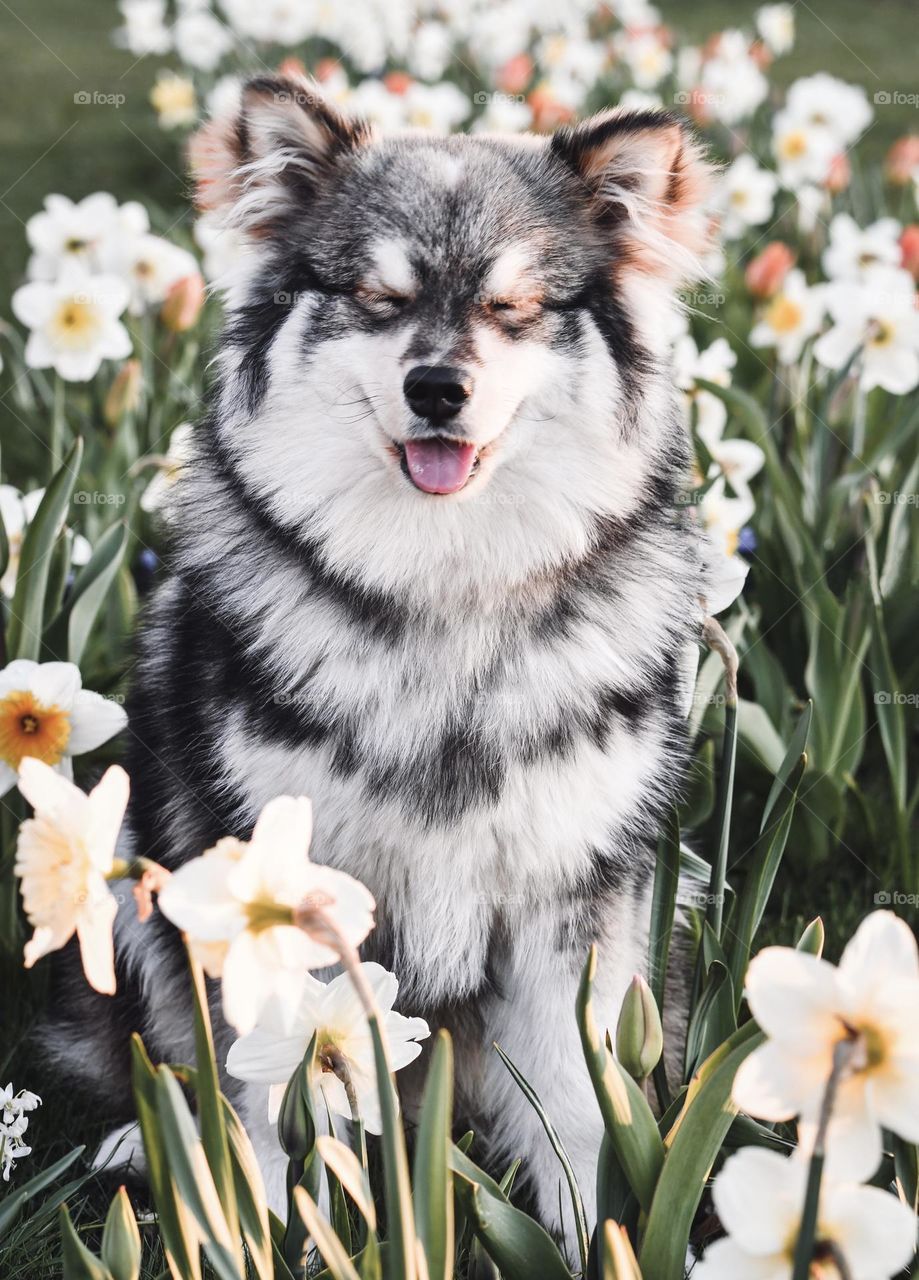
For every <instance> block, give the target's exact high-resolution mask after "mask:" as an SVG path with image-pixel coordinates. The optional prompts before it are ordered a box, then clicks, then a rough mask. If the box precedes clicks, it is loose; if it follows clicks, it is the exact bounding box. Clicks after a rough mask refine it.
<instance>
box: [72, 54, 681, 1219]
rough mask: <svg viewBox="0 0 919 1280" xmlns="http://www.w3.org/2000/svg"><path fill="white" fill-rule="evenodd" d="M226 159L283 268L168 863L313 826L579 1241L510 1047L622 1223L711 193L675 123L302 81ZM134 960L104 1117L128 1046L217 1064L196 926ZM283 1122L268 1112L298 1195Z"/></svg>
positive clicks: (133, 727) (165, 598)
mask: <svg viewBox="0 0 919 1280" xmlns="http://www.w3.org/2000/svg"><path fill="white" fill-rule="evenodd" d="M194 160H195V166H196V171H197V177H198V181H199V189H200V193H201V198H202V202H203V203H204V204H205V205H209V206H211V207H216V208H220V209H222V210H223V211H224V212H225V214H226V216H227V219H228V221H229V222H231V223H233V224H235V226H236V227H242V228H243V230H244V231H245V233H246V235H247V236H248V238H249V242H250V245H251V250H250V252H249V254H248V256H247V258H246V260H245V262H244V264H243V266H242V267H241V268H240V270H239V272H238V274H237V275H236V277H235V278H234V280H233V281H232V282H231V285H230V288H229V292H228V306H227V309H228V314H227V322H226V329H225V333H224V335H223V339H222V342H221V345H220V349H219V354H218V356H217V360H216V368H217V383H216V388H215V392H214V396H213V403H212V405H211V407H210V413H209V416H208V418H207V420H206V422H204V423H203V424H202V425H201V426H200V428H199V430H198V431H197V437H198V451H197V457H196V459H195V461H194V463H193V464H191V465H190V466H189V467H188V468H187V469H186V474H185V478H184V479H183V481H182V483H181V485H180V493H179V498H178V500H177V506H176V511H175V513H174V527H175V530H176V534H175V545H174V548H173V553H172V559H171V576H170V578H169V580H168V581H167V582H166V583H165V584H164V585H163V586H162V587H161V588H160V590H159V592H158V594H157V595H156V597H155V600H154V602H153V603H152V606H151V607H150V608H149V611H148V616H147V618H146V622H145V625H144V627H143V630H142V634H141V638H140V654H139V664H138V670H137V676H136V683H135V692H134V696H133V701H132V706H131V720H130V729H129V736H130V743H131V745H130V771H131V775H132V783H133V800H132V831H133V840H134V842H135V847H136V849H137V851H138V852H141V853H144V854H146V855H148V856H150V857H153V858H157V859H161V860H162V861H163V862H165V863H166V864H167V865H173V866H174V865H176V864H177V863H179V862H181V861H182V860H183V859H186V858H188V857H190V856H193V855H195V854H198V853H200V852H201V851H202V850H203V849H204V848H205V847H207V846H208V845H210V844H213V843H214V842H215V841H216V839H217V838H219V837H220V836H223V835H225V834H228V833H233V834H236V835H239V836H242V837H245V836H246V835H247V834H248V833H249V831H250V830H251V828H252V825H253V822H254V820H255V818H256V816H257V815H258V813H259V810H260V809H261V808H262V806H263V805H264V804H265V803H266V802H267V801H268V800H269V799H271V798H272V797H273V796H276V795H278V794H291V795H308V796H310V797H311V798H312V800H313V805H314V815H315V833H314V837H313V844H312V856H313V857H314V858H315V859H316V860H318V861H322V862H327V863H329V864H332V865H334V866H336V867H339V868H342V869H344V870H347V871H348V872H350V873H351V874H352V875H354V876H356V877H358V878H359V879H360V880H362V881H364V883H365V884H366V885H367V886H368V887H369V888H370V889H371V891H372V892H373V894H374V895H375V897H376V899H377V902H378V921H379V923H378V927H377V929H376V931H375V932H374V933H373V934H372V935H371V938H370V939H369V940H368V944H367V946H366V947H365V954H366V955H367V956H369V957H373V958H376V959H379V960H381V961H382V962H383V963H384V964H386V965H387V966H388V967H390V968H392V969H393V970H394V971H395V973H396V974H397V975H398V978H399V982H400V996H399V1007H400V1008H401V1009H402V1010H403V1011H404V1012H406V1013H411V1014H422V1015H424V1016H427V1017H428V1018H429V1020H430V1021H431V1022H432V1024H434V1025H437V1026H447V1027H449V1028H451V1029H452V1030H453V1032H454V1034H455V1036H456V1040H457V1071H458V1079H457V1092H458V1097H457V1112H458V1115H461V1116H462V1117H463V1119H464V1120H468V1122H469V1123H470V1124H471V1125H472V1126H473V1127H474V1128H476V1130H477V1131H478V1132H479V1133H480V1134H481V1135H482V1137H483V1138H484V1140H485V1142H486V1143H487V1149H488V1154H489V1158H490V1159H491V1160H492V1161H493V1162H494V1164H495V1165H496V1166H500V1165H501V1162H502V1161H503V1160H506V1159H508V1158H509V1157H511V1156H513V1155H520V1156H522V1157H523V1159H524V1165H523V1170H524V1173H525V1174H526V1176H527V1178H528V1179H529V1183H530V1187H531V1191H532V1194H533V1197H534V1199H535V1203H536V1205H537V1208H538V1211H539V1213H540V1214H541V1216H542V1217H543V1219H544V1220H545V1221H546V1222H547V1223H548V1224H550V1225H552V1226H558V1225H559V1223H558V1214H559V1203H560V1197H559V1179H560V1170H559V1168H558V1165H557V1163H556V1160H555V1157H554V1155H553V1153H552V1151H551V1149H550V1147H549V1144H548V1141H547V1139H546V1137H545V1135H544V1133H543V1131H542V1128H541V1126H540V1123H539V1120H538V1119H537V1117H536V1115H535V1114H534V1112H533V1111H532V1110H531V1108H530V1107H529V1105H528V1104H527V1102H526V1101H525V1099H524V1097H523V1096H522V1094H520V1092H519V1091H518V1090H517V1088H516V1086H515V1085H514V1084H513V1082H512V1080H511V1079H510V1077H509V1076H508V1074H507V1072H506V1070H505V1068H504V1067H503V1066H502V1065H501V1063H500V1061H499V1060H498V1058H497V1056H496V1055H495V1054H494V1052H493V1051H492V1049H491V1044H492V1042H493V1041H494V1040H497V1041H499V1042H500V1044H501V1045H502V1047H503V1048H504V1049H505V1050H506V1051H507V1053H508V1054H509V1055H510V1056H511V1058H512V1059H513V1060H514V1061H515V1062H516V1063H517V1065H518V1066H519V1067H520V1069H521V1070H522V1071H523V1073H524V1074H525V1075H526V1076H527V1077H528V1079H529V1080H530V1081H531V1082H532V1084H533V1086H534V1087H535V1089H536V1090H537V1091H538V1093H539V1094H540V1095H541V1097H542V1100H543V1102H544V1103H545V1105H546V1107H547V1109H548V1111H549V1113H550V1115H551V1116H552V1117H553V1119H554V1121H555V1123H556V1125H557V1127H558V1129H559V1131H560V1133H561V1135H562V1138H563V1140H564V1142H565V1143H566V1145H567V1147H568V1150H569V1152H570V1154H571V1156H572V1159H573V1162H574V1165H575V1168H576V1171H577V1173H578V1175H579V1178H580V1182H581V1187H582V1190H583V1192H584V1194H585V1198H586V1200H587V1201H588V1205H589V1204H590V1201H591V1199H592V1196H593V1186H594V1169H595V1162H596V1156H597V1151H598V1148H599V1143H600V1136H601V1131H602V1130H601V1122H600V1117H599V1113H598V1110H597V1107H596V1104H595V1102H594V1100H593V1097H592V1094H591V1089H590V1085H589V1082H588V1079H587V1074H586V1071H585V1068H584V1065H583V1061H582V1056H581V1052H580V1048H579V1044H578V1035H577V1029H576V1025H575V1016H574V999H575V992H576V989H577V983H578V978H579V975H580V972H581V969H582V967H583V964H584V961H585V957H586V954H587V951H588V948H589V946H590V945H591V944H592V943H596V944H597V945H598V947H599V951H600V964H599V973H598V980H597V1000H598V1018H599V1020H600V1021H601V1022H603V1023H605V1024H606V1025H612V1026H614V1025H615V1021H616V1017H617V1014H618V1009H619V1004H620V1001H621V998H622V995H623V993H624V990H625V988H626V985H627V984H628V982H629V980H630V978H631V976H632V974H633V973H634V972H636V971H641V970H642V969H643V968H644V965H645V956H646V949H647V924H648V911H649V898H650V890H651V879H652V869H653V850H654V844H655V840H656V833H657V828H658V824H659V820H660V817H661V814H662V812H663V811H664V809H665V808H666V806H667V805H668V804H669V803H670V802H671V800H672V799H673V797H674V794H675V790H676V788H677V786H678V781H679V778H680V773H681V766H682V761H683V754H684V734H683V715H684V709H685V705H684V704H685V696H686V684H687V676H686V674H685V672H686V664H685V661H684V659H685V657H686V654H687V653H688V652H691V651H692V650H693V647H694V645H695V639H696V634H697V630H698V624H699V621H700V618H701V614H700V610H699V604H698V598H699V595H700V592H701V590H702V579H701V574H702V566H701V564H700V556H699V548H698V545H697V537H696V534H695V531H694V528H693V526H692V524H691V522H690V520H689V518H688V515H687V513H686V511H685V509H684V508H683V507H682V506H681V504H680V501H679V493H680V491H681V490H682V489H683V488H684V487H685V483H686V470H687V465H688V444H687V439H686V432H685V425H684V420H683V416H682V413H681V410H680V408H679V405H678V403H677V400H676V395H675V392H674V390H673V387H672V381H671V374H670V369H669V354H668V350H669V335H670V333H671V331H672V329H671V323H670V321H671V314H672V308H673V294H674V291H675V289H676V288H677V287H678V286H679V285H680V284H681V283H682V282H683V281H684V280H685V279H687V278H689V277H690V276H691V275H692V274H693V272H694V270H695V264H696V258H697V254H698V253H699V252H700V251H701V250H702V248H703V239H704V230H705V222H704V215H703V213H702V199H703V195H704V188H705V183H706V167H705V165H704V163H703V162H702V160H701V159H700V157H699V155H698V154H697V152H696V150H695V147H694V144H693V142H692V140H691V139H690V138H689V137H688V136H687V135H686V133H685V132H684V130H683V128H682V126H681V125H680V124H679V123H677V122H676V121H675V120H674V119H672V118H670V117H669V116H666V115H658V114H656V113H642V114H634V113H633V114H616V113H609V114H606V115H604V116H600V117H597V118H595V119H593V120H590V121H587V122H585V123H584V124H582V125H580V126H578V127H576V128H574V129H565V130H562V131H560V132H559V133H557V134H556V135H555V136H554V137H553V138H551V139H544V138H539V139H537V138H532V137H525V138H503V137H491V136H484V135H478V136H471V137H450V138H436V137H429V136H423V135H413V136H403V137H395V138H387V139H377V138H376V137H375V136H374V135H373V133H372V131H371V130H370V129H369V128H367V127H366V126H364V125H362V124H359V123H353V122H349V121H345V120H344V119H342V118H341V117H339V116H338V115H337V114H336V112H335V111H334V110H333V109H332V108H331V107H330V106H328V105H327V104H326V103H325V102H324V101H323V100H322V99H321V97H319V96H318V93H317V91H316V90H315V88H314V87H313V86H310V85H307V84H306V83H300V82H296V81H285V80H280V79H278V80H275V79H264V80H257V81H254V82H252V83H250V84H249V85H248V86H247V88H246V90H245V91H244V94H243V96H242V101H241V105H240V109H239V112H238V115H237V116H236V117H235V118H233V119H232V120H223V121H216V122H214V123H212V124H211V125H210V126H208V127H207V129H206V130H205V132H204V133H203V134H202V135H201V136H200V137H199V139H198V140H197V143H196V146H195V152H194ZM419 367H421V368H432V367H433V368H437V369H440V368H448V369H451V370H459V371H460V374H459V381H460V383H461V385H462V407H461V409H460V411H459V412H458V413H456V412H454V411H453V410H451V416H450V417H449V419H448V420H447V421H444V422H441V421H435V420H434V418H433V417H432V418H430V419H427V420H425V419H422V418H420V417H419V416H418V414H417V413H416V412H415V411H414V409H413V404H412V402H411V400H410V399H407V394H408V393H407V384H406V377H407V374H408V373H409V371H411V370H415V369H417V368H419ZM454 408H455V407H454ZM432 438H433V439H434V440H435V441H436V442H437V443H436V448H438V449H440V448H441V447H446V448H447V449H450V448H454V447H455V448H456V449H458V450H460V451H462V458H463V459H464V461H462V464H461V465H459V464H457V465H459V470H458V471H457V466H456V465H454V462H455V460H454V461H451V459H450V458H447V457H445V458H444V466H445V467H446V468H447V472H446V473H445V474H447V473H449V480H448V489H447V491H444V490H443V487H442V488H441V490H440V491H437V492H430V491H429V490H426V489H425V488H424V485H423V483H422V485H421V486H419V483H418V480H419V478H420V479H421V481H422V482H423V481H424V475H423V467H422V468H420V469H419V466H418V464H417V459H418V457H419V456H420V457H421V459H422V462H424V461H425V459H426V458H428V457H429V454H426V453H424V449H430V448H434V447H435V446H432V445H430V441H431V439H432ZM419 441H421V442H427V443H422V446H421V453H420V454H419V449H418V448H417V447H416V446H417V444H418V442H419ZM470 446H471V449H470ZM470 459H471V464H470ZM451 468H452V470H451ZM467 471H468V475H467V477H466V479H465V480H464V481H463V483H462V484H461V485H460V486H459V487H458V488H454V489H452V490H451V489H449V485H450V484H455V483H456V481H457V479H459V480H463V476H464V474H466V472H467ZM416 473H417V474H416ZM437 474H438V475H439V474H440V472H437ZM118 945H119V960H118V969H119V979H120V983H121V989H122V992H121V995H120V997H118V998H116V1000H114V1001H103V1000H102V999H101V998H100V999H99V1000H98V1001H96V1002H94V1004H93V1013H92V1018H93V1026H92V1028H91V1030H93V1031H94V1032H95V1035H94V1038H93V1039H90V1037H89V1036H88V1034H87V1021H86V1015H85V1013H83V1012H82V1011H80V1010H78V1009H77V1008H76V1006H74V1005H70V1006H69V1008H68V1009H65V1010H64V1011H63V1017H62V1020H61V1022H60V1023H59V1025H58V1027H57V1029H56V1031H55V1039H54V1044H55V1046H56V1053H57V1056H58V1057H59V1058H61V1059H63V1060H64V1061H65V1062H66V1063H67V1064H69V1066H70V1067H71V1069H76V1070H79V1071H80V1073H81V1074H82V1075H83V1076H84V1077H85V1078H87V1079H89V1080H90V1081H92V1080H95V1081H96V1082H97V1083H98V1084H100V1085H101V1086H102V1091H104V1092H106V1093H109V1094H110V1093H111V1089H112V1081H113V1078H115V1077H117V1076H118V1074H119V1072H120V1071H121V1068H118V1070H117V1071H116V1070H115V1068H114V1067H113V1066H112V1065H111V1064H112V1060H113V1056H117V1055H119V1054H122V1053H123V1052H124V1044H125V1036H124V1032H125V1030H126V1029H127V1028H129V1027H131V1026H137V1027H138V1028H139V1029H140V1030H141V1031H142V1033H143V1034H144V1036H145V1038H146V1040H147V1042H148V1044H149V1048H150V1051H151V1053H152V1054H154V1055H159V1056H161V1057H164V1058H166V1059H172V1060H175V1059H177V1058H182V1057H183V1056H185V1055H186V1054H187V1052H188V1038H189V1027H188V1018H187V1009H186V1007H185V1004H184V998H183V996H182V994H181V989H180V984H181V981H182V977H181V975H182V960H181V954H180V951H179V950H178V948H177V945H176V938H175V936H174V935H173V933H172V931H171V930H170V929H169V928H168V927H167V926H166V925H165V923H164V922H162V921H161V922H159V923H156V922H153V923H150V924H148V925H145V926H138V925H137V924H136V922H135V921H133V920H132V919H131V913H130V912H125V913H124V915H123V918H121V919H120V921H119V927H118ZM68 1018H69V1021H68ZM264 1092H265V1091H264V1090H259V1089H256V1088H255V1087H254V1086H252V1087H247V1088H246V1089H245V1090H244V1091H243V1096H242V1099H241V1105H242V1107H243V1112H244V1117H245V1118H246V1120H247V1123H248V1125H249V1127H250V1131H251V1132H252V1134H253V1138H254V1140H255V1142H256V1145H257V1148H258V1149H259V1151H260V1154H261V1157H262V1159H263V1161H264V1163H265V1167H266V1170H267V1177H268V1182H269V1189H270V1191H271V1192H272V1194H273V1195H274V1196H275V1198H276V1199H278V1198H280V1196H281V1188H282V1183H283V1178H282V1172H283V1171H282V1167H281V1163H280V1157H279V1152H277V1153H276V1154H273V1153H274V1152H276V1138H274V1137H273V1135H272V1134H271V1133H270V1132H269V1131H268V1127H267V1124H266V1121H265V1118H264V1117H265V1098H264ZM477 1150H479V1152H480V1153H481V1152H482V1148H481V1147H479V1148H477Z"/></svg>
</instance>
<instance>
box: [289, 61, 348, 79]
mask: <svg viewBox="0 0 919 1280" xmlns="http://www.w3.org/2000/svg"><path fill="white" fill-rule="evenodd" d="M327 64H331V67H332V70H333V71H334V69H335V68H336V67H337V66H338V65H339V63H338V62H337V61H336V59H335V58H322V59H321V60H320V61H319V62H318V63H317V65H316V72H315V75H316V79H317V80H319V81H322V80H327V79H328V78H329V68H328V65H327ZM278 75H279V76H286V78H287V79H288V80H306V79H307V77H308V75H309V73H308V71H307V69H306V63H305V62H304V61H303V59H302V58H294V57H292V56H291V57H289V58H282V59H281V61H280V62H279V63H278Z"/></svg>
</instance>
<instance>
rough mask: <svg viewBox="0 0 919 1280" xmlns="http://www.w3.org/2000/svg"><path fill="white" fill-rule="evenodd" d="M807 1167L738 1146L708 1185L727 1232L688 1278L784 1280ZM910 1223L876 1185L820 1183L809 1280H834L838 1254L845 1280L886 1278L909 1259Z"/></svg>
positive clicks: (791, 1261)
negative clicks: (846, 1270)
mask: <svg viewBox="0 0 919 1280" xmlns="http://www.w3.org/2000/svg"><path fill="white" fill-rule="evenodd" d="M807 1169H808V1165H807V1161H806V1160H802V1159H801V1158H800V1157H795V1158H792V1159H787V1158H786V1157H785V1156H781V1155H779V1154H778V1152H775V1151H764V1150H763V1149H762V1148H760V1147H744V1149H743V1150H742V1151H739V1152H738V1153H737V1154H736V1155H734V1156H732V1157H731V1158H730V1159H729V1160H728V1161H727V1162H726V1164H725V1166H724V1168H723V1170H722V1171H721V1173H720V1174H719V1176H718V1178H717V1179H716V1181H715V1187H714V1192H713V1196H714V1200H715V1208H716V1209H717V1211H718V1217H719V1218H720V1219H721V1224H722V1226H723V1227H724V1228H725V1229H726V1231H727V1233H728V1234H727V1237H726V1238H725V1239H724V1240H718V1241H716V1243H715V1244H712V1245H709V1246H708V1248H707V1249H706V1251H705V1256H704V1257H703V1259H702V1261H701V1262H700V1263H699V1264H698V1265H697V1266H696V1267H695V1268H694V1270H693V1280H791V1276H792V1271H793V1265H794V1253H795V1246H796V1245H797V1242H798V1232H799V1230H800V1225H801V1213H802V1209H803V1206H804V1192H805V1184H806V1181H807ZM915 1240H916V1220H915V1218H914V1217H913V1214H912V1213H911V1212H910V1210H909V1209H907V1207H906V1206H905V1205H903V1204H901V1203H900V1201H899V1200H897V1199H896V1197H895V1196H892V1195H890V1194H889V1193H888V1192H886V1191H882V1190H880V1188H878V1187H860V1186H856V1185H855V1184H853V1183H836V1182H833V1181H832V1180H830V1179H827V1178H825V1179H824V1183H823V1186H822V1187H821V1195H820V1208H819V1211H818V1215H817V1232H816V1239H815V1248H814V1264H815V1265H814V1266H813V1267H812V1269H811V1273H810V1274H811V1277H812V1280H829V1277H831V1276H833V1277H835V1276H838V1275H839V1274H840V1272H839V1270H838V1268H836V1267H835V1266H834V1265H833V1253H834V1251H838V1254H839V1255H841V1256H842V1257H843V1258H844V1259H845V1262H846V1264H847V1265H848V1268H849V1275H850V1276H851V1277H852V1280H889V1277H891V1276H895V1275H896V1274H897V1273H898V1272H899V1271H900V1270H901V1268H902V1267H903V1266H905V1264H906V1263H907V1262H908V1261H909V1259H910V1258H911V1257H912V1254H913V1249H914V1247H915Z"/></svg>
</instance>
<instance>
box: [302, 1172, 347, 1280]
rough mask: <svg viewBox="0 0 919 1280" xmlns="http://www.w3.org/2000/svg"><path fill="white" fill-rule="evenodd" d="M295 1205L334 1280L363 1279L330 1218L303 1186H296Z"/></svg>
mask: <svg viewBox="0 0 919 1280" xmlns="http://www.w3.org/2000/svg"><path fill="white" fill-rule="evenodd" d="M294 1207H295V1208H296V1211H297V1212H298V1213H299V1214H300V1216H301V1217H302V1219H303V1221H304V1223H305V1224H306V1229H307V1231H308V1232H309V1234H310V1235H311V1236H312V1238H313V1240H314V1241H315V1242H316V1248H317V1249H318V1250H319V1252H320V1254H321V1255H322V1260H323V1262H324V1263H325V1264H326V1266H327V1267H328V1269H329V1274H330V1275H331V1276H332V1280H361V1278H360V1276H359V1275H358V1273H357V1271H355V1269H354V1264H353V1263H352V1261H351V1259H350V1258H349V1257H348V1254H347V1252H346V1250H345V1248H344V1245H343V1244H342V1242H341V1241H340V1240H339V1238H338V1236H337V1235H336V1234H335V1232H334V1231H333V1230H332V1227H331V1225H330V1223H329V1221H328V1219H327V1218H325V1217H323V1215H322V1214H321V1213H320V1212H319V1206H318V1205H317V1204H316V1202H315V1201H314V1200H313V1199H312V1198H311V1197H310V1196H309V1195H307V1193H306V1192H305V1191H304V1190H303V1188H302V1187H295V1188H294Z"/></svg>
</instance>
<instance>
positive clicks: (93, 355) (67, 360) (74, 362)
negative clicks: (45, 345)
mask: <svg viewBox="0 0 919 1280" xmlns="http://www.w3.org/2000/svg"><path fill="white" fill-rule="evenodd" d="M101 363H102V353H101V351H100V350H99V349H98V347H92V348H90V349H89V350H87V351H55V353H54V359H53V364H54V367H55V369H56V370H57V372H58V373H59V374H60V376H61V377H62V378H63V379H64V381H65V382H89V381H90V380H91V379H92V378H94V377H95V376H96V374H97V373H98V372H99V366H100V364H101ZM43 367H44V366H43V365H36V368H39V369H40V368H43Z"/></svg>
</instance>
